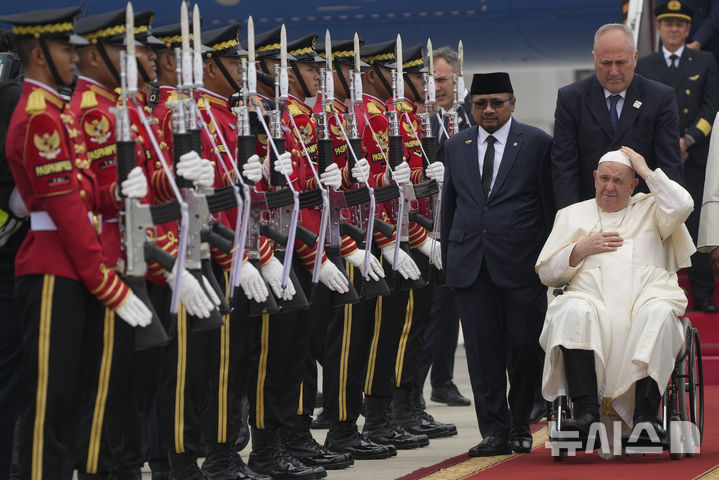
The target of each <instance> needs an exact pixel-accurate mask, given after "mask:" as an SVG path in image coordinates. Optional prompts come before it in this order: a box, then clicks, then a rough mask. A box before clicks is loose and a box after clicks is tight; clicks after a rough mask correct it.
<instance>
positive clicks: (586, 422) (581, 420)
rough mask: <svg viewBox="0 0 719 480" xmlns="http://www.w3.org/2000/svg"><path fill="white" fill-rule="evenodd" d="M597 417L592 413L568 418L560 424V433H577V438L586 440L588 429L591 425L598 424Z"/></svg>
mask: <svg viewBox="0 0 719 480" xmlns="http://www.w3.org/2000/svg"><path fill="white" fill-rule="evenodd" d="M598 421H599V416H598V415H594V414H593V413H583V414H582V415H579V416H578V417H576V418H568V419H566V420H564V422H562V424H561V429H562V431H574V432H579V438H587V437H588V436H589V427H591V426H592V423H594V422H598Z"/></svg>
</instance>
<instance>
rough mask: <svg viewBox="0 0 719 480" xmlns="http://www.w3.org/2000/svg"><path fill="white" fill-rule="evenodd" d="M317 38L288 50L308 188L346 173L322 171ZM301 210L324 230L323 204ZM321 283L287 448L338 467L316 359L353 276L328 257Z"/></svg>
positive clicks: (301, 336)
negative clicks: (314, 425) (315, 418)
mask: <svg viewBox="0 0 719 480" xmlns="http://www.w3.org/2000/svg"><path fill="white" fill-rule="evenodd" d="M316 40H317V35H315V34H310V35H306V36H304V37H302V38H299V39H297V40H295V41H293V42H290V43H289V44H288V45H287V51H288V54H289V55H291V56H292V57H294V60H290V62H289V63H290V67H291V69H292V70H291V73H290V75H289V99H288V100H287V102H286V105H287V109H286V110H285V111H284V116H283V124H284V125H285V126H286V127H287V128H289V129H290V132H291V133H292V134H293V135H294V137H295V140H296V144H297V145H298V146H299V149H298V151H297V156H298V159H297V162H298V164H299V178H300V185H301V187H302V189H303V190H304V191H309V190H313V189H316V188H317V187H318V186H319V185H317V179H316V178H315V176H314V174H313V172H312V168H314V170H315V172H317V173H318V174H319V175H320V181H321V183H322V188H328V187H333V188H340V187H341V185H342V174H341V172H340V170H339V169H338V167H337V165H336V164H335V163H334V162H332V163H330V164H329V166H328V167H327V168H326V169H325V171H324V172H321V171H320V170H319V167H318V162H317V160H318V155H319V152H318V141H317V140H318V138H317V121H316V119H315V118H314V117H313V116H312V109H311V108H310V107H309V106H308V105H307V104H306V103H305V101H306V99H308V98H314V97H315V96H316V95H317V93H318V90H319V83H320V81H319V80H320V79H319V72H318V67H319V66H320V65H321V63H323V62H324V60H323V59H322V58H320V57H319V56H318V55H317V53H316V52H315V49H314V46H315V43H316ZM310 162H311V164H312V165H310ZM301 215H302V225H303V226H304V227H306V228H308V229H310V230H311V231H312V232H314V233H318V232H319V231H320V219H321V215H322V206H321V205H320V206H317V207H310V208H306V209H303V210H302V212H301ZM354 251H357V245H356V244H355V242H354V240H352V239H351V238H349V237H346V238H344V239H343V242H342V247H341V249H340V253H341V254H342V255H349V254H351V253H353V252H354ZM327 254H328V252H324V255H325V256H326V255H327ZM300 259H301V260H302V263H303V265H304V266H305V270H304V271H302V272H301V273H299V272H298V276H299V278H300V282H301V284H302V286H303V288H304V289H305V291H312V290H313V285H312V282H311V277H312V272H313V268H314V255H313V257H312V263H311V264H310V263H309V262H307V261H306V260H304V259H302V257H301V256H300ZM319 282H320V284H321V285H317V286H316V287H314V302H313V303H312V305H311V306H310V308H309V310H305V311H301V312H300V314H299V317H300V322H301V324H302V325H303V327H301V328H300V331H298V334H296V335H295V337H294V341H295V347H294V348H297V349H298V352H299V354H300V355H301V360H300V361H299V362H297V364H296V365H293V366H292V368H297V367H298V368H299V370H297V373H298V376H297V378H298V379H300V380H301V382H302V383H301V385H300V389H299V392H300V395H299V397H298V405H297V409H296V415H295V418H294V419H293V425H292V427H291V433H290V436H289V439H288V443H287V447H288V449H289V451H290V453H292V454H293V455H294V456H296V457H297V458H299V459H300V460H301V461H302V462H304V463H306V464H308V465H316V466H322V467H325V468H327V469H338V468H345V467H347V466H349V465H350V464H351V462H352V457H351V455H349V454H337V453H335V452H332V451H330V450H328V449H327V448H326V447H324V446H322V445H319V444H318V443H317V442H316V441H315V440H314V439H313V437H312V435H311V433H310V423H311V414H312V410H313V408H314V404H315V395H316V392H317V367H316V360H318V359H320V360H321V351H322V350H323V343H324V338H325V334H326V330H327V325H328V324H329V323H330V322H331V319H332V318H333V317H335V316H337V315H339V314H340V311H339V309H338V308H335V307H333V306H332V299H331V295H332V293H331V292H332V291H336V292H338V293H339V294H344V293H346V292H347V291H348V280H347V279H346V277H345V274H344V273H343V272H341V271H340V270H339V269H338V268H337V266H336V265H335V264H334V263H333V262H331V261H328V259H324V261H323V263H322V266H321V267H320V271H319ZM313 337H318V338H317V340H316V343H314V342H313ZM313 347H314V348H313Z"/></svg>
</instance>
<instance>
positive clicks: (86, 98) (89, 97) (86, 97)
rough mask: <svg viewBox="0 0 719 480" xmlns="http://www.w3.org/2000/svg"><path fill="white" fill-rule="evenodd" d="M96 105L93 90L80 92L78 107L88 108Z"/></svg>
mask: <svg viewBox="0 0 719 480" xmlns="http://www.w3.org/2000/svg"><path fill="white" fill-rule="evenodd" d="M92 107H97V97H96V96H95V92H93V91H92V90H85V91H84V92H82V100H81V101H80V108H82V109H83V110H87V109H88V108H92Z"/></svg>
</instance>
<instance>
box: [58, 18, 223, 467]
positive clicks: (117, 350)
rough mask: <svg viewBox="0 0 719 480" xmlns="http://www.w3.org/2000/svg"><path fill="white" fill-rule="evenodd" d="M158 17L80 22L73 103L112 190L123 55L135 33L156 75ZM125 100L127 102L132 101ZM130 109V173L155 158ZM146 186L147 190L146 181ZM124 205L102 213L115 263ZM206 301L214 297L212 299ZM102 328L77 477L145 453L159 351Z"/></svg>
mask: <svg viewBox="0 0 719 480" xmlns="http://www.w3.org/2000/svg"><path fill="white" fill-rule="evenodd" d="M153 16H154V14H153V12H152V11H151V10H145V11H143V12H138V13H137V14H135V15H134V22H133V25H134V31H133V32H127V31H126V11H125V10H124V9H123V10H118V11H114V12H109V13H104V14H100V15H94V16H90V17H85V18H83V19H82V20H80V21H79V22H78V26H77V32H78V34H79V35H81V36H82V37H83V38H85V39H86V40H88V42H89V43H90V45H88V46H85V47H80V48H78V54H79V58H80V61H79V63H78V67H79V70H80V74H81V76H80V77H79V79H78V83H77V86H76V88H75V91H74V94H73V97H72V100H71V102H70V107H71V109H72V111H73V113H74V114H75V115H76V118H77V119H78V121H79V123H80V125H81V132H82V134H83V136H84V138H85V144H86V145H87V146H88V158H89V160H90V168H91V169H92V171H93V172H94V173H95V177H96V178H97V182H98V185H99V188H100V189H101V190H103V189H109V190H110V191H113V190H114V189H115V185H116V184H117V182H118V158H117V156H118V149H117V146H116V142H117V139H116V137H115V132H116V115H115V112H114V110H115V108H117V106H118V104H120V103H121V99H120V95H119V94H118V93H117V91H116V89H119V88H120V86H121V79H120V70H121V67H120V55H119V54H120V51H122V50H123V49H124V48H125V45H126V43H127V36H128V35H132V36H136V38H137V40H138V42H137V50H138V52H141V55H139V56H140V57H142V60H141V61H140V62H139V63H138V70H140V71H142V72H145V77H147V78H148V80H149V79H150V77H149V75H150V74H148V73H147V70H148V69H149V70H150V71H151V74H152V75H153V76H154V72H153V71H152V70H153V67H154V65H153V64H154V53H152V50H151V49H150V48H149V47H148V46H147V44H148V43H150V42H159V41H158V40H156V39H154V37H152V36H151V35H150V34H149V32H150V25H151V22H152V18H153ZM140 39H141V40H142V42H144V44H143V43H142V42H140V41H139V40H140ZM148 52H149V56H148ZM143 63H144V64H145V66H143ZM134 87H137V86H134ZM133 89H135V88H133ZM136 100H137V102H138V104H139V107H140V108H142V107H143V106H144V97H143V95H142V94H141V93H139V92H138V93H137V97H136ZM127 101H128V102H130V100H129V99H128V100H127ZM129 110H130V111H129V115H128V116H129V119H130V123H131V127H130V128H131V131H132V132H134V139H135V155H134V159H135V162H136V165H137V166H136V167H135V169H137V172H136V173H135V174H133V173H131V176H132V175H136V174H138V172H143V171H144V170H145V169H146V168H147V165H148V164H149V163H151V162H152V159H151V156H150V158H148V154H149V152H150V151H151V148H152V147H151V146H150V145H149V143H150V142H149V139H148V138H147V135H148V133H147V131H146V129H145V126H144V125H142V123H141V122H140V120H139V118H138V117H137V115H136V114H134V109H133V108H130V109H129ZM143 182H145V180H144V178H143ZM144 185H145V191H147V189H146V182H145V183H144ZM152 200H153V199H152V196H151V195H148V196H145V198H144V200H143V203H151V202H152ZM119 209H120V204H119V203H117V200H116V199H115V202H114V203H113V204H112V205H111V206H110V208H108V209H107V210H106V211H105V212H104V214H103V228H102V231H101V239H102V245H103V250H104V251H105V256H106V257H107V260H108V262H110V264H111V265H113V267H114V266H116V265H117V264H118V260H119V259H120V258H121V256H122V249H123V248H124V247H123V246H121V239H122V238H121V233H120V229H119V222H118V220H119V219H118V214H119ZM159 230H163V229H162V228H159ZM156 245H158V246H161V247H162V248H163V249H165V250H172V249H173V248H174V245H173V242H172V241H170V239H169V238H168V236H167V235H163V236H161V237H159V238H158V239H156ZM162 273H163V270H162V268H161V267H160V266H159V265H158V264H156V263H154V262H152V263H151V265H150V267H149V269H148V278H150V279H151V280H153V281H154V282H157V283H164V279H163V277H162ZM193 287H194V288H193ZM184 288H188V290H187V293H189V291H191V290H194V292H195V293H194V294H191V295H190V296H183V298H182V301H183V302H184V303H187V302H188V300H192V299H193V298H200V299H202V296H204V293H202V292H201V290H200V289H199V286H190V285H184ZM205 301H206V302H207V303H209V300H205ZM208 308H209V307H208ZM103 328H104V335H105V338H107V339H111V340H107V341H106V342H104V344H103V348H102V353H101V364H100V365H101V368H100V371H99V372H98V374H97V376H96V378H95V385H94V386H95V391H96V393H95V394H94V395H92V396H91V398H90V401H91V404H90V405H91V407H90V409H89V412H88V415H89V418H88V419H87V420H86V421H87V422H91V423H92V426H93V427H92V430H91V431H90V435H89V437H88V438H86V439H82V441H84V442H86V445H83V448H86V450H85V452H84V454H83V456H82V458H81V461H80V464H79V470H80V472H81V473H80V476H81V477H85V474H97V473H103V474H107V473H111V474H112V475H114V476H117V477H118V478H120V477H121V476H122V478H137V476H138V475H139V469H140V467H141V466H142V464H143V463H144V462H145V457H146V448H147V447H146V440H145V435H144V425H145V418H146V414H147V411H148V410H149V408H150V404H151V402H152V400H153V398H154V395H155V392H156V390H157V388H158V385H159V381H160V369H159V365H160V359H161V350H160V349H159V348H149V349H145V350H142V351H138V352H136V351H135V348H134V344H135V335H134V331H133V329H131V328H127V327H126V326H124V325H123V324H122V323H116V322H115V321H114V318H113V317H112V316H111V315H108V316H106V318H105V324H104V325H103ZM148 365H155V366H157V368H155V369H153V368H148ZM110 373H111V374H110ZM113 478H114V477H113Z"/></svg>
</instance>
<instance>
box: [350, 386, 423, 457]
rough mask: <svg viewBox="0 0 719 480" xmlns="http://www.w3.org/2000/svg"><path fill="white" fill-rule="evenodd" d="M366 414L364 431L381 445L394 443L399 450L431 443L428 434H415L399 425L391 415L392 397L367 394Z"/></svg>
mask: <svg viewBox="0 0 719 480" xmlns="http://www.w3.org/2000/svg"><path fill="white" fill-rule="evenodd" d="M364 398H365V408H366V416H365V422H364V427H363V428H362V432H364V433H366V434H367V436H368V437H369V439H370V440H372V441H373V442H375V443H379V444H380V445H394V446H395V447H396V448H397V449H399V450H407V449H413V448H419V447H424V446H427V445H429V437H428V436H427V435H413V434H411V433H408V432H407V431H405V429H403V428H402V427H401V426H399V425H398V424H397V423H396V422H395V421H394V419H393V418H392V416H391V415H390V404H391V402H392V397H389V396H386V397H383V396H379V395H365V397H364Z"/></svg>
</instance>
